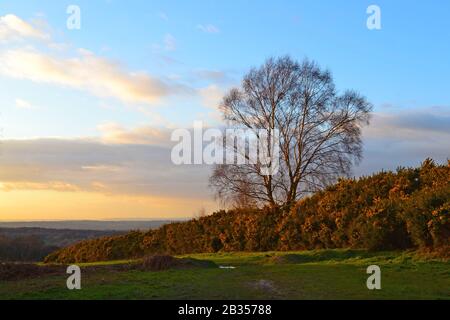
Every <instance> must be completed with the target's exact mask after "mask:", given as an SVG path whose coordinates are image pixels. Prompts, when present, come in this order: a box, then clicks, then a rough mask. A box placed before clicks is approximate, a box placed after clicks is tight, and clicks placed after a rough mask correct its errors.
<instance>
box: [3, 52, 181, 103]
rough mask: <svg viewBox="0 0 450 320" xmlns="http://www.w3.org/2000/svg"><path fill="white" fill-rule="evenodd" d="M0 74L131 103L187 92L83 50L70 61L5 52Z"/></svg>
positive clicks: (32, 53)
mask: <svg viewBox="0 0 450 320" xmlns="http://www.w3.org/2000/svg"><path fill="white" fill-rule="evenodd" d="M0 74H3V75H7V76H10V77H14V78H19V79H26V80H31V81H34V82H38V83H51V84H57V85H62V86H67V87H71V88H76V89H81V90H85V91H89V92H91V93H92V94H95V95H97V96H100V97H115V98H117V99H119V100H122V101H124V102H131V103H145V104H153V103H155V102H157V101H158V100H159V99H160V98H162V97H165V96H168V95H171V94H179V93H186V92H187V91H189V90H188V89H187V88H185V87H183V86H181V85H169V84H167V83H165V82H164V81H162V80H160V79H157V78H154V77H151V76H150V75H148V74H147V73H144V72H130V71H127V70H125V69H124V68H123V67H122V66H121V65H119V64H117V63H113V62H111V61H109V60H107V59H104V58H101V57H98V56H96V55H94V54H93V53H91V52H89V51H87V50H84V49H80V50H79V51H78V54H77V56H76V57H74V58H61V57H57V56H55V55H50V54H44V53H42V52H39V51H37V50H35V49H11V50H6V51H4V52H3V53H0Z"/></svg>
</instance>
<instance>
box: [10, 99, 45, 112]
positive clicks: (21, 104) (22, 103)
mask: <svg viewBox="0 0 450 320" xmlns="http://www.w3.org/2000/svg"><path fill="white" fill-rule="evenodd" d="M15 102H16V108H19V109H25V110H36V109H39V108H38V107H37V106H35V105H33V104H32V103H31V102H28V101H26V100H23V99H20V98H17V99H16V101H15Z"/></svg>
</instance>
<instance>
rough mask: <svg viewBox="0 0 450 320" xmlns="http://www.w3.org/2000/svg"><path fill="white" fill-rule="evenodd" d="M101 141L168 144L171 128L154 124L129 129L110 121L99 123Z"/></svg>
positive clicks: (110, 142)
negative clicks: (157, 126)
mask: <svg viewBox="0 0 450 320" xmlns="http://www.w3.org/2000/svg"><path fill="white" fill-rule="evenodd" d="M97 128H98V130H99V131H100V132H101V141H103V142H104V143H109V144H134V145H166V146H167V145H168V144H169V142H170V130H169V129H159V128H155V127H152V126H139V127H134V128H131V129H127V128H125V127H123V126H121V125H119V124H117V123H114V122H109V123H103V124H101V125H99V126H98V127H97Z"/></svg>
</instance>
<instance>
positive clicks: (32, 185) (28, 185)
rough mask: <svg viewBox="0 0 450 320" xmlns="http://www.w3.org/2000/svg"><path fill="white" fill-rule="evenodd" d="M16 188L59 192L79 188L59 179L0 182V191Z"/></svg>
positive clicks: (9, 190)
mask: <svg viewBox="0 0 450 320" xmlns="http://www.w3.org/2000/svg"><path fill="white" fill-rule="evenodd" d="M16 190H33V191H34V190H54V191H61V192H74V191H79V190H80V189H79V188H78V187H77V186H74V185H72V184H69V183H65V182H61V181H49V182H46V183H39V182H0V191H5V192H11V191H16Z"/></svg>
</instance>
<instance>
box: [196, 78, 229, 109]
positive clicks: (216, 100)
mask: <svg viewBox="0 0 450 320" xmlns="http://www.w3.org/2000/svg"><path fill="white" fill-rule="evenodd" d="M199 94H200V96H201V98H202V103H203V105H204V106H205V107H207V108H211V109H218V107H219V105H220V103H221V101H222V99H223V96H224V95H225V90H224V89H222V88H220V87H219V86H217V85H215V84H213V85H209V86H208V87H205V88H202V89H199Z"/></svg>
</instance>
